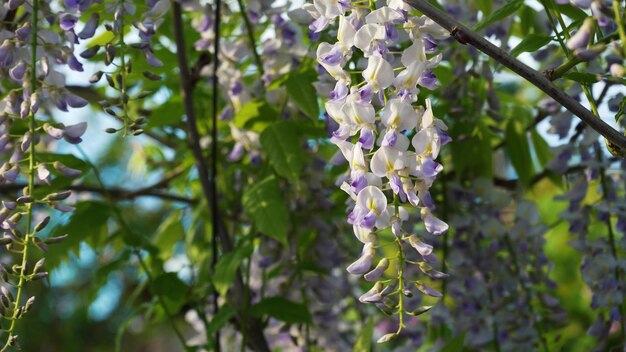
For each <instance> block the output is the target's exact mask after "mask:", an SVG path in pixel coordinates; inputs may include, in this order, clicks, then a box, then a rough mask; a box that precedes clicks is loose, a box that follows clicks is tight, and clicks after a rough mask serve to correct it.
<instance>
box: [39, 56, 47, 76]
mask: <svg viewBox="0 0 626 352" xmlns="http://www.w3.org/2000/svg"><path fill="white" fill-rule="evenodd" d="M39 64H40V65H41V71H42V72H43V75H44V77H47V76H48V73H50V63H49V62H48V57H47V56H43V57H42V58H41V59H39Z"/></svg>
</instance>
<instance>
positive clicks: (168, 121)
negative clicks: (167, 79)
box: [146, 95, 183, 128]
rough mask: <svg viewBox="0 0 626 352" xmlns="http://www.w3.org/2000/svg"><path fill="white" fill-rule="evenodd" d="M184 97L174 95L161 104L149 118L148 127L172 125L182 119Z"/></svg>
mask: <svg viewBox="0 0 626 352" xmlns="http://www.w3.org/2000/svg"><path fill="white" fill-rule="evenodd" d="M182 107H183V98H182V97H181V96H180V95H173V96H172V97H171V98H170V99H168V100H167V101H166V102H164V103H163V104H160V105H159V106H158V107H157V108H156V109H154V111H153V112H152V114H150V118H148V123H147V124H146V127H147V128H154V127H163V126H171V125H175V124H176V123H178V122H180V121H181V120H182V114H181V111H182Z"/></svg>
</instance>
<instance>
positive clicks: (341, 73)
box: [306, 1, 451, 342]
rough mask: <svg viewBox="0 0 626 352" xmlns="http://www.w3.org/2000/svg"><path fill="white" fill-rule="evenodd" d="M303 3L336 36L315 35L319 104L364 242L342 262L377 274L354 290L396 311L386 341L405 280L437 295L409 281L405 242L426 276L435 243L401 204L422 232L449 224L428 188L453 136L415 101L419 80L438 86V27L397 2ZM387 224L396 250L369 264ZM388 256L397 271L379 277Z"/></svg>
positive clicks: (317, 24)
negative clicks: (345, 169)
mask: <svg viewBox="0 0 626 352" xmlns="http://www.w3.org/2000/svg"><path fill="white" fill-rule="evenodd" d="M306 9H307V10H308V11H309V12H310V14H311V15H312V16H313V17H314V18H315V21H314V22H313V23H312V24H311V26H310V29H311V31H312V32H313V33H320V32H321V31H323V30H324V29H326V28H327V27H328V26H329V24H330V23H332V22H334V21H338V22H339V27H338V30H337V39H338V41H337V42H335V43H334V44H330V43H327V42H322V43H320V44H319V46H318V48H317V60H318V62H319V63H320V65H321V66H322V67H323V68H324V70H325V71H326V72H328V74H329V75H331V76H332V77H333V78H334V79H335V80H336V81H337V82H336V85H335V88H334V90H333V91H332V93H331V95H330V99H329V100H328V101H327V102H326V103H325V107H326V113H327V114H328V115H329V116H330V118H332V119H333V120H334V122H336V123H337V124H338V128H337V129H336V130H335V131H334V132H333V136H332V138H331V142H332V143H334V144H335V145H337V146H338V147H339V149H340V150H341V152H342V154H343V156H344V157H345V159H346V160H347V161H348V163H349V166H350V172H349V176H348V177H347V180H346V181H345V182H343V183H342V185H341V189H342V190H344V191H345V192H346V193H347V194H348V195H349V196H350V198H351V199H352V206H351V208H352V210H351V212H350V214H349V216H348V222H349V223H350V224H352V226H353V230H354V234H355V236H356V238H357V239H358V240H359V241H361V242H362V243H363V251H362V253H361V257H360V258H359V259H358V260H357V261H356V262H354V263H353V264H351V265H350V266H349V267H348V269H347V270H348V272H350V273H351V274H354V275H363V276H364V278H365V279H366V280H368V281H372V282H376V283H375V285H374V286H373V287H372V289H371V290H369V291H368V292H367V293H365V294H363V295H362V296H361V297H360V298H359V299H360V301H361V302H364V303H374V304H376V305H377V306H378V307H379V308H381V309H382V310H383V311H385V312H388V313H394V314H399V315H400V327H399V328H398V331H397V332H396V333H391V334H387V335H385V336H383V337H382V338H381V339H380V342H384V341H387V340H389V339H391V338H393V337H395V336H396V335H397V333H399V332H400V331H401V330H402V324H403V320H402V317H403V314H405V312H404V309H405V307H404V306H403V297H404V296H405V295H412V294H411V293H410V292H411V287H410V286H411V284H412V286H414V287H416V288H417V290H419V291H421V292H422V293H423V294H425V295H429V296H435V297H437V296H440V295H441V294H440V293H439V292H437V291H435V290H434V289H432V288H430V287H429V286H428V285H427V284H426V283H424V282H422V281H419V280H418V281H415V282H412V283H410V282H407V280H406V278H405V276H404V267H405V266H406V265H407V264H408V262H407V261H405V258H406V254H405V253H404V251H405V248H404V244H408V245H410V246H411V247H412V248H413V249H414V250H416V251H417V252H418V253H419V254H420V256H421V258H420V261H419V263H418V262H416V263H418V264H417V265H418V266H419V268H420V269H421V270H422V271H423V272H424V273H425V274H427V275H428V276H430V277H431V278H441V277H444V276H445V274H443V273H440V272H438V271H436V270H434V269H433V268H432V267H431V265H429V263H433V262H435V261H436V257H435V255H434V254H433V247H432V246H430V245H428V244H427V243H425V241H424V240H423V239H422V238H421V237H420V236H418V235H416V234H410V233H409V232H407V231H406V230H405V229H403V225H404V223H405V222H406V221H407V220H408V216H409V212H408V210H407V207H415V208H419V209H420V214H421V217H422V220H423V223H424V227H425V229H426V231H427V232H429V233H431V234H434V235H441V234H443V233H445V232H446V231H447V229H448V225H447V224H446V223H445V222H443V221H442V220H440V219H439V218H437V217H436V216H435V215H434V214H433V211H434V209H435V204H434V202H433V199H432V197H431V195H430V192H429V189H430V187H431V186H432V184H433V182H434V181H435V179H436V177H437V175H438V174H439V173H440V172H441V171H442V170H443V166H442V165H441V164H439V163H438V162H436V161H435V159H436V158H437V157H438V155H439V152H440V149H441V147H442V146H443V145H445V144H446V143H448V142H449V141H450V140H451V139H450V138H449V137H448V136H447V135H446V133H445V130H446V126H445V124H444V123H443V122H442V121H441V120H438V119H436V118H435V117H434V115H433V110H432V106H431V104H432V103H431V101H430V99H428V98H426V99H425V107H424V106H418V105H416V104H417V101H418V95H419V92H420V89H419V88H418V87H423V88H426V89H434V88H436V87H437V86H438V82H437V79H436V77H435V75H434V73H433V71H432V69H433V68H434V67H435V66H436V65H437V64H438V63H439V61H440V60H441V55H435V52H436V49H437V46H436V39H437V38H442V37H444V36H445V35H446V32H445V31H444V30H443V29H442V28H441V27H439V26H438V25H436V24H434V23H433V22H432V21H431V20H429V19H428V18H426V17H416V16H413V15H411V14H410V11H411V10H412V9H411V8H410V7H409V6H407V5H406V4H404V3H403V2H401V1H389V2H388V3H387V5H386V6H380V7H376V8H371V9H370V8H369V7H367V6H365V4H360V3H353V4H350V3H348V2H341V1H340V2H331V1H314V2H313V3H312V4H308V5H307V8H306ZM363 61H367V65H366V67H365V69H363V70H362V71H360V73H361V74H360V77H359V76H357V75H355V74H354V73H352V72H351V71H350V70H354V69H355V68H360V67H361V62H363ZM396 71H399V72H398V74H397V75H396V74H395V72H396ZM389 196H391V197H393V198H392V200H390V199H389V198H388V197H389ZM387 228H391V231H392V232H393V234H394V235H395V236H396V242H397V244H398V246H399V247H398V251H399V253H398V257H397V258H390V259H391V260H390V259H389V258H383V259H381V260H380V261H378V263H377V264H376V265H374V260H375V258H376V256H377V251H378V248H379V246H380V242H379V239H378V233H379V232H380V231H382V230H384V229H387ZM391 262H394V266H395V268H396V274H395V276H396V277H395V278H394V279H392V280H385V279H384V278H383V277H384V273H385V271H387V269H388V268H389V267H390V263H391ZM373 265H374V268H373V269H372V266H373ZM393 296H397V298H395V299H392V297H393Z"/></svg>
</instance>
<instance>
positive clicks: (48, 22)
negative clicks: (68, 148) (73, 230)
mask: <svg viewBox="0 0 626 352" xmlns="http://www.w3.org/2000/svg"><path fill="white" fill-rule="evenodd" d="M92 2H93V1H80V2H77V1H69V0H66V1H65V5H66V6H69V7H75V8H76V9H79V8H81V9H82V8H86V7H89V5H91V3H92ZM11 11H23V12H24V13H25V15H24V16H22V17H23V18H26V19H28V20H27V21H24V22H23V23H19V24H17V25H16V26H13V23H12V22H13V20H12V19H11V18H10V16H7V14H8V13H9V12H11ZM0 20H2V26H4V27H5V28H6V29H9V30H4V31H3V32H2V33H3V34H2V38H3V39H2V43H1V44H0V77H3V78H6V79H2V84H1V85H2V88H3V89H2V90H3V92H6V95H4V97H3V99H2V100H1V101H0V153H1V154H2V155H4V156H5V158H6V159H5V160H6V161H4V162H2V166H0V184H16V183H19V182H24V181H27V182H26V183H27V185H26V186H25V187H24V188H23V189H22V190H21V192H18V194H17V195H16V196H15V198H9V199H4V200H3V201H2V205H1V207H0V228H1V229H2V235H1V237H0V244H1V245H3V246H4V247H5V248H6V251H7V252H8V253H11V254H14V255H15V261H14V263H13V264H6V265H7V266H4V265H5V264H3V265H0V282H1V283H2V287H1V292H0V315H2V316H3V317H4V318H5V319H6V320H7V321H10V325H9V326H8V327H4V328H5V330H6V332H7V337H6V340H5V344H4V347H3V348H2V349H3V350H5V349H6V348H7V347H8V346H16V345H17V335H14V334H13V332H14V327H15V323H16V322H17V320H19V319H20V318H21V317H22V316H23V315H24V314H25V313H27V312H28V311H29V310H30V308H31V307H32V305H33V302H34V297H26V293H25V291H24V289H25V285H26V283H28V282H31V281H35V280H40V279H43V278H45V277H46V276H47V275H48V273H47V271H46V270H45V269H44V262H45V258H41V259H40V260H38V261H37V262H36V263H35V264H34V265H30V263H29V262H28V260H29V259H30V258H32V255H31V253H30V252H29V249H31V248H33V247H35V248H37V249H39V250H40V251H41V252H42V253H44V254H45V253H46V252H47V250H48V245H52V244H55V243H59V242H61V241H63V240H64V239H65V238H66V237H67V235H63V236H56V237H54V236H51V234H50V233H51V232H50V231H48V230H49V229H48V224H49V223H50V215H51V214H53V213H54V212H55V211H61V212H71V211H73V210H74V208H73V207H72V206H70V205H68V204H66V200H67V199H68V198H69V197H70V195H71V192H70V191H67V190H64V189H59V188H58V187H55V185H56V183H55V180H57V179H60V178H77V177H79V176H80V175H81V171H80V170H77V169H73V168H71V167H68V166H66V165H64V164H63V163H61V162H60V161H55V160H54V159H53V158H52V160H51V158H49V157H42V156H41V155H40V153H39V151H37V149H43V146H42V145H41V144H44V143H40V142H41V141H47V142H49V141H52V140H54V139H56V140H61V139H63V140H65V141H67V142H68V143H71V144H78V143H80V142H81V141H82V138H81V137H82V136H83V134H84V133H85V131H86V128H87V124H86V123H85V122H82V123H78V124H73V125H68V126H65V125H63V124H56V123H54V122H52V121H50V122H46V123H43V122H42V121H40V120H41V117H42V116H43V115H44V114H43V113H41V111H43V110H44V109H41V107H42V106H46V105H49V107H51V108H54V107H56V108H57V109H59V110H61V111H68V108H80V107H84V106H86V105H87V101H86V100H84V99H83V98H81V97H79V96H76V95H74V94H72V93H71V92H69V91H68V90H67V89H66V88H65V77H64V75H63V74H62V73H61V71H60V70H59V66H62V65H66V66H67V67H68V68H69V69H70V70H73V71H82V70H83V67H82V64H81V63H80V62H79V61H78V59H77V58H76V56H75V55H74V45H75V44H77V43H78V42H79V40H80V39H87V38H90V37H92V36H93V35H94V31H95V26H96V25H97V23H96V24H94V21H95V22H97V18H95V19H92V20H89V21H88V22H87V23H86V24H85V25H84V28H82V30H80V31H78V32H76V31H75V30H74V29H75V28H76V26H77V23H78V21H77V19H76V18H75V17H72V16H71V15H69V14H66V13H58V12H56V11H53V9H52V8H51V7H50V4H49V2H46V1H38V0H34V1H31V2H24V1H9V2H4V3H3V4H1V5H0ZM48 156H50V154H48ZM61 183H66V181H62V182H61ZM39 187H42V188H41V189H38V190H37V192H35V190H36V189H37V188H39ZM38 219H39V221H38V222H37V220H38ZM9 266H10V268H9Z"/></svg>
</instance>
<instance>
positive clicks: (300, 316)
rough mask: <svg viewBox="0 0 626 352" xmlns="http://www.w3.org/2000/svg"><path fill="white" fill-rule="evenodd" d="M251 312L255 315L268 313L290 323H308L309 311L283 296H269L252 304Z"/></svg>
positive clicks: (309, 318)
mask: <svg viewBox="0 0 626 352" xmlns="http://www.w3.org/2000/svg"><path fill="white" fill-rule="evenodd" d="M252 314H254V315H255V316H257V317H262V316H265V315H268V316H270V317H272V318H275V319H278V320H280V321H284V322H286V323H290V324H297V323H310V322H311V313H309V309H308V308H307V307H306V306H305V305H304V304H301V303H296V302H292V301H290V300H288V299H286V298H283V297H269V298H265V299H263V300H261V302H259V303H257V304H255V305H253V306H252Z"/></svg>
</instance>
